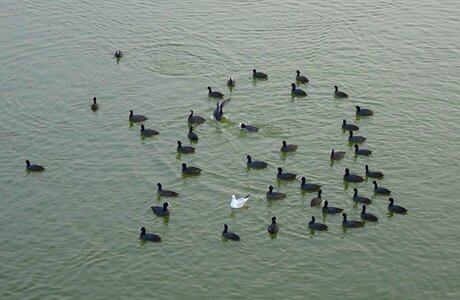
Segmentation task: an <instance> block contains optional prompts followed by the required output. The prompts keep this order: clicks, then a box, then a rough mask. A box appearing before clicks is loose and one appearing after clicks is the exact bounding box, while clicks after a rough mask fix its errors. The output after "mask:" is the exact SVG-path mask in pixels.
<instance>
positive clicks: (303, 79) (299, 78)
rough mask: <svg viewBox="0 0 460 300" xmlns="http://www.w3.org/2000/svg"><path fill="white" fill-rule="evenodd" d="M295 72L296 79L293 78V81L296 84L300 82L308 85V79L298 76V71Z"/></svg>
mask: <svg viewBox="0 0 460 300" xmlns="http://www.w3.org/2000/svg"><path fill="white" fill-rule="evenodd" d="M295 72H296V74H297V75H296V77H295V80H296V81H297V82H300V83H308V78H307V77H305V76H303V75H300V70H297V71H295Z"/></svg>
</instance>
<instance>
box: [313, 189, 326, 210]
mask: <svg viewBox="0 0 460 300" xmlns="http://www.w3.org/2000/svg"><path fill="white" fill-rule="evenodd" d="M322 192H323V191H322V190H321V189H319V190H318V196H317V197H315V198H313V199H311V201H310V206H311V207H313V206H318V205H321V203H323V198H321V193H322Z"/></svg>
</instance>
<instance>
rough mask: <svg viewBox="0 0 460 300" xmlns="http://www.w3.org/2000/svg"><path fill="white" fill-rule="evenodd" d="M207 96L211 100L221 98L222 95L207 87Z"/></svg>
mask: <svg viewBox="0 0 460 300" xmlns="http://www.w3.org/2000/svg"><path fill="white" fill-rule="evenodd" d="M208 96H209V97H211V98H223V97H224V94H222V93H221V92H218V91H213V90H212V89H211V87H210V86H208Z"/></svg>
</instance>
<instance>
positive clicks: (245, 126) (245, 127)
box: [240, 123, 259, 132]
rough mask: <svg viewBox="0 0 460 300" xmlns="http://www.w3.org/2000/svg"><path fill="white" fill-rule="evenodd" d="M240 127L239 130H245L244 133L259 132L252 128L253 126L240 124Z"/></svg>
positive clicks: (257, 129) (254, 127)
mask: <svg viewBox="0 0 460 300" xmlns="http://www.w3.org/2000/svg"><path fill="white" fill-rule="evenodd" d="M240 127H241V129H244V130H246V131H251V132H257V131H259V128H257V127H256V126H254V125H249V124H244V123H241V124H240Z"/></svg>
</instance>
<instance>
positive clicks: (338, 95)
mask: <svg viewBox="0 0 460 300" xmlns="http://www.w3.org/2000/svg"><path fill="white" fill-rule="evenodd" d="M334 88H335V91H334V97H336V98H348V95H347V94H346V93H345V92H341V91H339V88H338V87H337V86H334Z"/></svg>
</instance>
